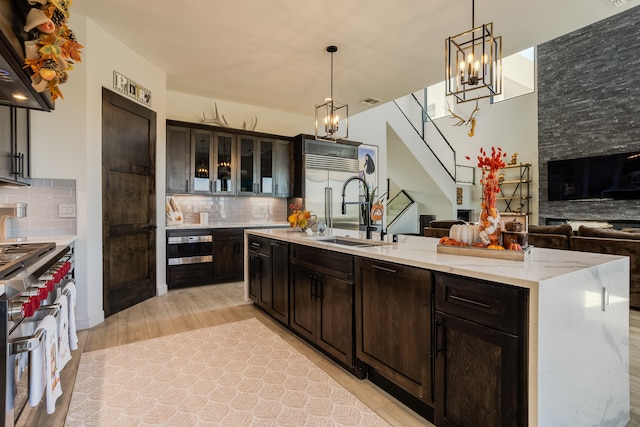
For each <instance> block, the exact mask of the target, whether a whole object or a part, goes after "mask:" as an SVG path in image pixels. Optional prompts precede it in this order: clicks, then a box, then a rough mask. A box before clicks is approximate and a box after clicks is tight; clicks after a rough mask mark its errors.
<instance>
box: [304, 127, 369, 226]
mask: <svg viewBox="0 0 640 427" xmlns="http://www.w3.org/2000/svg"><path fill="white" fill-rule="evenodd" d="M303 150H304V151H303V153H304V154H303V164H304V189H303V197H304V200H303V204H304V207H305V209H308V210H309V211H311V212H312V213H314V214H315V215H317V216H318V220H319V221H324V222H325V224H327V226H328V227H332V228H346V229H350V230H357V229H358V228H359V225H360V208H361V206H359V205H353V204H350V205H347V213H346V215H343V214H342V212H341V207H342V187H343V185H344V183H345V181H346V180H347V179H349V178H351V177H352V176H357V175H358V146H357V145H351V144H342V143H336V142H328V141H318V140H308V139H305V140H304V141H303ZM361 187H362V184H361V183H360V182H359V181H356V182H351V183H350V184H349V186H348V187H347V188H346V196H345V200H346V201H347V202H357V201H359V200H362V199H361V196H360V194H361V193H362V191H363V190H362V188H361Z"/></svg>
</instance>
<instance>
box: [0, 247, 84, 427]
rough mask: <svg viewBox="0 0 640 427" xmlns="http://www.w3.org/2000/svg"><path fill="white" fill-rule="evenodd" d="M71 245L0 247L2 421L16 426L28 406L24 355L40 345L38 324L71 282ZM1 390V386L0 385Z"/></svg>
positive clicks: (52, 309)
mask: <svg viewBox="0 0 640 427" xmlns="http://www.w3.org/2000/svg"><path fill="white" fill-rule="evenodd" d="M73 270H74V256H73V246H57V245H56V244H55V243H15V244H0V339H1V340H2V341H4V343H5V348H6V351H3V352H1V354H0V375H2V377H3V378H2V379H0V387H1V389H0V395H1V396H0V398H1V399H2V401H4V402H5V404H4V405H1V409H0V411H1V412H0V420H2V421H3V422H4V425H5V426H14V425H15V424H16V421H17V420H18V418H19V417H20V415H21V414H22V413H23V411H24V409H25V408H26V407H27V406H28V404H27V402H28V393H29V388H28V365H29V364H28V356H29V352H31V351H32V350H34V349H35V348H37V347H38V346H39V345H40V341H41V338H42V336H41V335H42V334H40V336H38V334H35V332H36V328H37V326H38V323H39V321H40V320H41V319H42V318H43V317H44V315H46V314H50V313H51V314H53V313H55V312H56V308H57V307H56V306H55V305H54V304H53V302H54V301H55V299H56V298H57V297H58V295H60V293H61V292H62V289H63V287H64V286H65V285H66V283H67V282H68V281H70V280H73ZM2 385H3V386H2Z"/></svg>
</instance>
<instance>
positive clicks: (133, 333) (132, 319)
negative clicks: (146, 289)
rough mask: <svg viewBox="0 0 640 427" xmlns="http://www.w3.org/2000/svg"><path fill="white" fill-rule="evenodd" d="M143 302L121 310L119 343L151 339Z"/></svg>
mask: <svg viewBox="0 0 640 427" xmlns="http://www.w3.org/2000/svg"><path fill="white" fill-rule="evenodd" d="M141 304H142V303H140V304H136V305H134V306H133V307H129V308H128V309H126V310H123V311H121V312H120V313H118V314H120V316H119V320H118V345H122V344H128V343H132V342H136V341H142V340H146V339H149V332H148V331H147V323H146V322H145V320H144V312H143V310H142V305H141Z"/></svg>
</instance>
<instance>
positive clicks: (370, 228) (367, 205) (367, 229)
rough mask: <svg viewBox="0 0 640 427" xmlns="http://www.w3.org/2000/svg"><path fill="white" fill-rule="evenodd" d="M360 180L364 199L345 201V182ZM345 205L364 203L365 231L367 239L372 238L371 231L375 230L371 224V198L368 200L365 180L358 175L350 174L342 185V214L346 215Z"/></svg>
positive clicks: (367, 188)
mask: <svg viewBox="0 0 640 427" xmlns="http://www.w3.org/2000/svg"><path fill="white" fill-rule="evenodd" d="M356 180H357V181H360V182H361V183H362V187H363V188H364V192H365V201H364V202H361V201H357V202H346V201H345V196H346V189H347V184H349V183H350V182H351V181H356ZM347 205H365V206H366V209H367V211H366V219H367V224H366V226H367V228H366V232H367V239H369V240H371V239H372V232H373V231H375V229H376V228H375V227H374V226H373V225H372V224H371V200H370V194H369V187H368V186H367V181H365V180H364V179H362V178H360V177H359V176H352V177H351V178H349V179H347V180H346V181H345V182H344V185H343V186H342V215H346V214H347Z"/></svg>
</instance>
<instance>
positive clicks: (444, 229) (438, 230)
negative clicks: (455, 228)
mask: <svg viewBox="0 0 640 427" xmlns="http://www.w3.org/2000/svg"><path fill="white" fill-rule="evenodd" d="M455 224H466V222H464V221H462V220H461V219H446V220H441V221H438V220H434V221H431V222H429V226H428V227H424V229H423V230H422V235H423V236H425V237H436V238H438V239H439V238H441V237H448V236H449V229H450V228H451V226H452V225H455Z"/></svg>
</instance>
